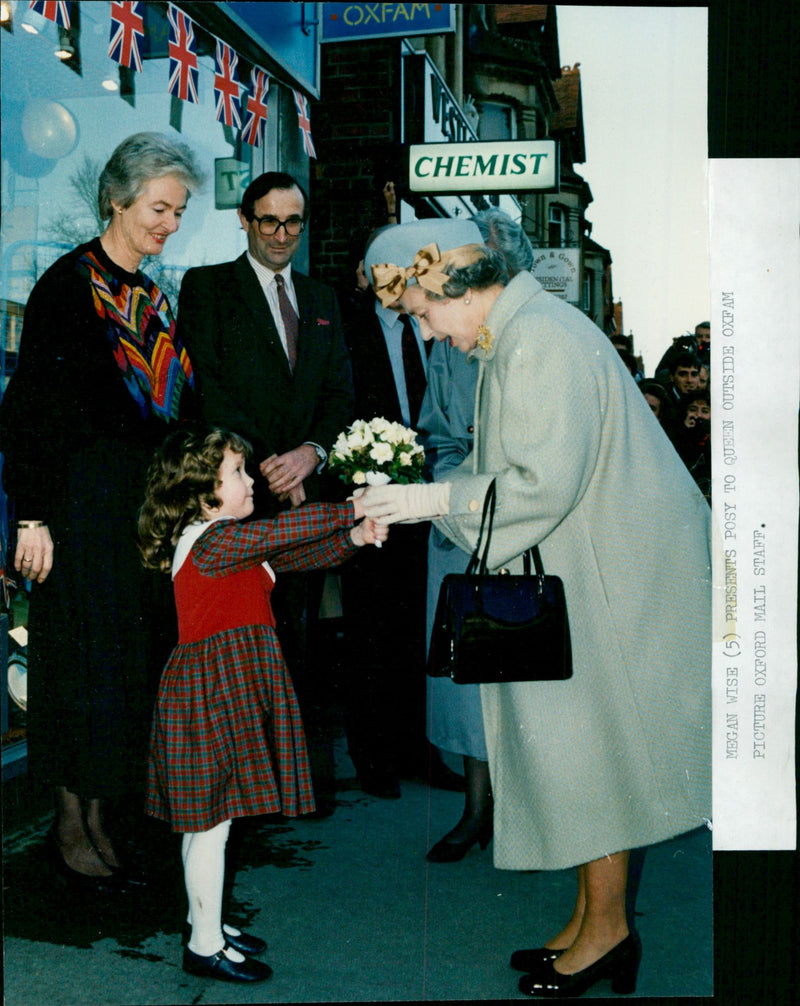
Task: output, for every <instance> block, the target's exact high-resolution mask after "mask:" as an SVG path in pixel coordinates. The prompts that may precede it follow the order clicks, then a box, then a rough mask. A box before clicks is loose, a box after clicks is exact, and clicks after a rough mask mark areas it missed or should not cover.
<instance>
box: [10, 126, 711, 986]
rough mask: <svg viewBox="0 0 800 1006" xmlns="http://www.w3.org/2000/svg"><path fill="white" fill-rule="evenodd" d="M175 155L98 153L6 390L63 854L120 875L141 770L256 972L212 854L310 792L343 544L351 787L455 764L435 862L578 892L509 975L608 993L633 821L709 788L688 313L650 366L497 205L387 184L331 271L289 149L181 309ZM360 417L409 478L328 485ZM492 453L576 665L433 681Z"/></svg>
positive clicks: (204, 907) (46, 762)
mask: <svg viewBox="0 0 800 1006" xmlns="http://www.w3.org/2000/svg"><path fill="white" fill-rule="evenodd" d="M200 182H201V173H200V171H199V170H198V167H197V165H196V162H195V159H194V156H193V154H192V152H191V151H190V150H189V149H188V148H187V147H186V146H185V145H183V144H179V143H174V142H173V141H171V140H168V139H166V138H165V137H163V136H161V135H160V134H155V133H140V134H136V135H134V136H132V137H129V138H128V139H127V140H125V141H123V143H122V144H120V145H119V147H118V148H117V149H116V150H115V151H114V153H113V154H112V156H111V158H110V160H109V162H108V164H107V165H106V168H105V169H104V171H103V173H102V175H101V178H100V182H99V205H100V211H101V218H102V219H104V220H107V221H108V223H107V226H106V228H105V230H104V231H103V233H102V234H101V235H100V236H99V237H97V238H95V239H94V240H92V241H91V242H89V243H88V244H85V245H81V246H80V247H78V248H76V249H75V250H74V251H72V252H70V253H68V254H67V255H65V256H64V257H63V258H61V259H59V260H58V261H57V262H56V263H55V265H53V266H52V267H51V268H50V269H49V270H48V271H47V272H46V273H45V274H44V275H43V276H42V278H41V279H40V280H39V282H38V283H37V284H36V287H35V288H34V290H33V292H32V294H31V297H30V300H29V302H28V305H27V308H26V313H25V320H24V329H23V335H22V340H21V348H20V355H19V365H18V368H17V371H16V372H15V374H14V375H13V377H12V379H11V381H10V383H9V386H8V390H7V392H6V394H5V396H4V399H3V402H2V404H1V405H0V435H1V436H2V443H1V444H0V449H2V451H3V454H4V462H5V463H4V473H3V474H4V484H5V488H6V490H7V492H8V494H9V497H10V498H11V500H12V502H13V505H14V512H15V515H16V517H17V518H18V520H17V521H16V539H17V545H16V552H15V558H14V563H15V567H16V568H17V569H18V570H19V571H20V572H21V574H22V575H23V576H24V577H25V578H26V579H27V580H28V581H30V584H31V602H30V619H29V628H30V644H29V668H30V674H31V678H32V679H33V680H36V682H37V688H36V689H35V690H33V691H32V695H31V699H30V704H29V716H28V739H29V764H30V766H31V771H32V772H34V773H35V774H36V775H37V776H38V778H40V779H41V780H43V781H44V782H46V783H47V784H49V785H51V786H52V787H53V788H54V792H55V795H56V814H55V820H54V823H53V827H52V829H51V831H50V833H49V836H48V849H49V855H50V859H51V862H52V864H53V867H54V868H55V870H56V871H57V873H58V874H59V876H60V877H61V878H62V880H64V881H66V882H68V883H70V884H73V885H76V886H78V887H85V888H91V889H92V890H95V891H100V892H103V893H106V894H108V896H110V897H111V896H120V895H123V894H124V893H125V892H126V891H128V890H130V888H131V887H132V886H133V885H135V884H138V883H146V877H142V876H140V875H139V874H137V873H136V871H135V870H133V869H132V868H131V866H130V864H128V863H126V862H125V860H124V857H123V855H122V854H121V853H120V850H119V847H118V845H117V843H116V842H115V840H114V828H113V827H109V826H108V822H106V820H105V818H104V812H105V810H106V808H107V807H109V806H113V800H114V799H115V798H118V797H119V796H120V795H121V794H137V793H138V794H140V796H141V795H143V797H144V808H145V810H146V813H147V814H148V815H150V816H152V817H155V818H158V819H161V820H164V821H167V822H168V823H169V824H170V826H171V828H172V830H173V831H174V832H175V833H176V834H180V835H182V836H183V837H182V846H181V850H182V851H181V857H182V866H183V871H184V879H185V888H186V898H187V931H186V940H185V946H184V949H183V968H184V970H186V971H188V972H190V973H192V974H195V975H201V976H206V977H210V978H217V979H223V980H227V981H236V982H252V981H259V980H263V979H265V978H268V977H269V975H270V973H271V972H270V969H269V967H267V965H266V964H264V963H263V962H260V961H258V960H257V959H256V958H257V957H258V956H259V955H260V954H261V953H263V951H264V949H265V944H264V942H263V940H261V939H260V938H259V937H257V936H254V935H252V934H248V933H243V932H241V931H240V930H238V929H236V928H235V927H233V926H230V925H228V924H227V923H225V921H224V914H225V913H224V909H223V889H224V863H225V859H224V853H225V847H226V842H227V838H228V833H229V830H230V826H231V822H232V820H233V819H236V818H242V817H244V818H247V817H253V816H257V815H261V814H265V813H273V812H280V813H283V814H284V815H286V816H289V817H291V816H295V815H298V814H304V813H317V814H320V813H322V814H326V813H331V812H333V807H334V806H335V800H334V799H333V797H334V795H335V780H333V779H332V778H331V775H330V772H329V766H328V768H326V765H327V762H326V759H325V757H324V753H320V751H319V750H317V741H318V737H317V733H316V731H315V724H316V722H317V719H318V717H319V713H320V707H321V706H324V705H325V701H326V700H325V698H324V694H325V693H324V689H322V686H321V681H322V679H323V678H324V676H325V674H324V672H325V662H326V659H328V657H327V655H326V654H323V653H320V648H319V646H315V641H318V639H319V638H320V625H321V622H320V613H321V602H322V598H323V593H324V592H325V590H326V586H327V585H328V584H329V582H330V580H329V577H330V571H332V570H333V571H335V572H336V575H337V580H336V584H337V585H338V587H339V601H340V606H341V624H342V626H343V637H344V641H345V647H346V652H347V659H346V660H345V661H344V662H343V667H344V670H343V673H344V677H345V681H344V689H343V695H344V699H343V703H344V730H345V733H346V737H347V744H348V752H349V754H350V756H351V759H352V761H353V764H354V766H355V769H356V772H357V774H358V779H359V784H360V785H361V787H362V789H363V790H364V791H365V792H367V793H370V794H371V795H373V796H375V797H377V798H382V799H389V800H397V799H400V798H401V797H402V788H401V782H402V780H404V779H408V778H421V779H424V780H425V781H426V782H427V783H428V784H429V785H430V786H432V787H440V788H445V789H453V790H461V791H464V811H463V814H462V815H461V817H460V819H459V821H458V822H456V824H455V826H454V827H453V828H452V829H451V830H450V831H449V832H448V833H447V834H446V835H445V836H443V837H442V838H441V839H440V840H439V841H437V842H436V844H435V845H434V846H433V847H432V848H431V849H429V850H427V858H428V860H429V861H431V862H439V863H448V862H453V861H456V860H458V859H460V858H462V857H463V856H464V855H466V853H467V852H468V851H469V850H470V849H471V848H472V847H473V846H475V845H476V844H477V845H479V846H480V848H481V849H485V848H487V846H488V845H489V844H490V843H493V854H494V862H495V865H496V866H498V867H499V868H503V869H511V870H525V871H527V870H557V869H558V870H560V869H565V868H568V867H575V868H576V875H577V892H576V900H575V907H574V911H573V913H572V916H571V917H570V918H569V919H568V920H566V922H565V924H563V925H562V926H560V927H558V926H554V931H553V933H552V935H551V937H550V939H549V940H547V941H546V942H545V943H544V944H543V945H542V946H540V947H536V948H534V949H523V950H517V951H515V952H514V954H513V955H512V957H511V965H512V967H514V968H517V969H518V970H520V971H522V972H523V975H522V978H521V979H520V984H519V987H520V990H521V991H522V992H523V993H525V994H527V995H530V996H532V997H553V996H557V995H572V996H574V995H580V994H582V993H583V992H585V991H587V990H588V989H589V988H591V987H592V986H593V985H594V984H595V983H596V982H597V981H599V980H600V979H604V978H608V979H610V980H611V982H612V987H613V989H614V991H615V992H620V993H626V992H632V991H633V990H634V989H635V984H636V974H637V970H638V966H639V959H640V954H641V946H640V942H639V938H638V936H637V934H636V932H635V928H634V926H633V924H632V922H633V920H632V918H631V916H630V912H629V911H628V909H627V903H626V890H627V881H628V873H629V863H630V859H631V855H632V850H634V851H635V850H640V849H642V848H644V847H646V846H647V845H649V844H652V843H654V842H657V841H660V840H663V839H665V838H669V837H672V836H674V835H677V834H681V833H683V832H685V831H688V830H690V829H693V828H696V827H699V826H701V825H703V824H704V823H706V822H707V821H708V818H709V816H710V768H711V766H710V674H707V673H705V672H706V671H707V670H708V671H710V654H709V646H710V625H709V622H710V596H711V591H710V557H709V541H708V537H709V516H710V515H709V508H708V506H707V498H708V493H705V490H702V487H703V483H702V481H701V479H702V478H705V477H706V476H707V474H708V473H707V471H706V470H705V469H703V468H702V467H701V466H700V464H699V461H698V458H696V457H695V453H694V452H695V450H696V449H697V447H698V445H699V444H700V441H701V440H702V437H701V436H700V434H701V433H702V432H703V430H704V428H705V423H706V422H707V417H708V412H709V404H710V403H708V401H707V400H705V401H704V399H703V398H702V391H703V389H701V388H700V387H699V384H700V381H701V374H702V368H703V366H705V367H706V375H707V366H708V360H707V351H708V326H707V325H706V326H698V329H699V330H700V331H699V332H698V335H697V338H696V340H695V344H694V347H693V348H692V350H691V352H690V353H689V355H687V353H686V350H685V347H683V346H677V345H676V346H675V347H671V350H670V351H669V352H668V353H667V354H665V359H664V360H663V361H662V362H661V364H659V368H657V371H656V374H655V378H654V380H651V381H647V380H645V379H644V377H643V375H642V374H640V373H638V372H636V370H635V368H632V367H631V359H632V357H631V353H630V347H629V346H625V344H624V337H623V341H622V342H620V343H619V344H618V345H614V344H612V342H611V340H609V339H608V338H607V337H606V336H605V335H604V334H603V333H602V332H600V331H599V330H598V329H597V328H596V327H595V326H594V325H593V324H592V323H591V322H590V321H589V320H588V319H587V318H586V317H585V316H584V315H583V314H582V313H581V312H579V311H578V310H577V309H575V308H573V307H571V306H570V305H568V304H566V303H565V302H563V301H561V300H559V299H558V298H556V297H554V296H552V295H550V294H548V293H546V292H545V291H544V290H543V289H542V287H541V286H540V285H539V284H538V282H537V281H536V280H535V278H534V277H533V275H532V274H531V271H530V269H531V264H532V261H533V253H532V249H531V247H530V243H529V241H528V239H527V237H526V236H525V234H524V232H523V231H522V228H521V227H520V226H519V225H518V224H516V223H514V222H513V221H511V219H510V218H509V217H508V216H506V215H505V214H503V213H500V212H499V211H486V212H485V213H482V214H478V215H477V216H476V217H475V218H474V219H473V220H438V219H437V220H423V221H415V222H413V223H409V224H398V223H397V212H396V210H397V207H396V193H395V191H394V186H393V185H392V184H391V183H387V185H386V187H385V189H384V192H383V194H384V197H385V200H386V208H387V223H386V225H385V226H383V227H380V228H378V229H377V230H376V231H374V232H373V233H372V234H370V236H369V238H368V240H367V241H366V246H365V248H364V249H363V253H362V254H361V255H360V256H359V259H358V266H357V269H356V276H355V282H354V289H352V290H350V291H347V293H346V295H344V296H342V295H340V296H338V297H337V295H336V293H335V292H334V290H333V289H332V288H331V287H330V286H327V285H325V284H324V283H321V282H318V281H316V280H313V279H311V278H309V277H307V276H304V275H302V274H301V273H300V272H299V271H298V270H297V269H295V268H293V266H292V260H293V258H294V256H295V254H296V252H297V250H298V248H299V245H300V241H301V236H302V234H303V231H304V229H305V227H306V224H307V221H308V218H309V209H310V207H309V200H308V196H307V193H306V192H305V191H304V190H303V188H302V186H301V185H300V184H299V183H298V182H297V181H296V180H295V179H294V178H293V177H291V176H289V175H286V174H283V173H280V172H267V173H266V174H263V175H261V176H259V177H258V178H256V179H254V180H253V181H252V182H251V184H250V185H249V187H248V188H247V190H246V191H245V192H244V194H243V197H242V202H241V206H240V208H239V220H240V223H241V226H242V228H243V230H244V232H245V235H246V242H247V249H246V251H245V252H244V253H243V254H242V255H241V256H240V257H239V258H238V259H236V260H235V261H233V262H226V263H222V264H219V265H213V266H205V267H200V268H194V269H190V270H188V272H187V273H186V275H185V277H184V280H183V283H182V286H181V290H180V296H179V301H178V309H177V316H176V317H173V315H172V312H171V309H170V305H169V304H168V303H167V300H166V298H165V297H164V295H163V293H162V292H161V291H160V290H159V289H158V287H157V286H156V285H155V284H154V283H153V282H152V281H151V280H149V279H148V277H147V276H146V275H145V274H144V273H143V272H142V271H141V269H140V265H141V262H142V260H143V259H144V258H145V256H151V255H158V254H159V253H160V252H161V250H162V249H163V247H164V244H165V242H166V241H167V240H168V238H169V236H170V235H171V234H172V233H174V232H175V231H176V230H177V229H178V227H179V226H180V221H181V216H182V214H183V213H184V211H185V210H186V209H187V204H188V201H189V197H190V194H191V192H192V191H193V190H194V189H195V188H196V187H197V185H199V184H200ZM626 354H627V356H628V357H631V359H627V358H626ZM704 354H705V358H704ZM662 371H663V373H662ZM576 375H577V377H578V378H579V380H580V386H581V388H582V389H584V390H583V392H582V394H581V395H579V396H571V397H570V396H564V394H563V388H564V387H567V386H569V385H574V384H575V380H576ZM706 384H707V376H706ZM86 389H90V392H89V393H87V390H86ZM654 414H655V415H654ZM372 416H382V417H384V418H385V419H387V420H388V421H389V422H397V423H401V424H403V425H404V426H410V427H413V428H415V429H417V430H418V431H419V436H420V439H421V440H422V442H423V443H424V445H425V447H426V452H427V454H426V457H427V466H428V467H427V473H426V474H427V481H426V482H424V483H421V484H415V485H395V484H390V485H384V486H376V485H371V486H369V487H368V488H367V489H366V491H363V492H361V491H359V492H355V493H354V492H353V487H352V486H346V485H344V484H343V483H341V482H340V481H337V480H335V479H334V478H332V477H331V475H330V473H329V470H328V460H329V453H330V451H331V449H332V445H333V443H334V441H335V440H336V438H337V436H338V435H339V434H340V433H341V432H342V431H343V430H345V429H346V428H347V427H348V425H349V424H350V423H352V422H353V420H354V419H356V418H362V419H369V418H372ZM665 433H666V434H667V435H666V436H665ZM670 440H672V444H674V445H675V449H673V446H672V445H671V443H670ZM706 440H707V437H706ZM704 447H705V445H703V448H704ZM690 472H691V475H690ZM492 482H494V483H495V484H496V491H497V501H498V505H497V517H496V524H495V534H494V538H493V551H492V555H491V566H492V568H493V569H496V568H498V567H501V566H502V567H504V568H508V569H510V570H512V571H516V570H517V568H518V567H519V566H520V563H521V558H520V557H521V554H522V553H523V552H525V551H526V550H527V549H528V548H529V547H532V546H533V545H538V546H539V547H540V549H541V554H542V557H543V560H544V563H545V567H546V568H547V569H548V570H549V571H552V572H556V573H558V575H559V576H561V577H562V579H563V581H564V583H565V590H566V594H567V601H568V607H569V617H570V625H571V630H572V647H573V662H574V674H573V677H572V678H571V679H570V680H569V681H559V682H540V681H521V682H515V683H514V684H506V685H496V684H485V685H473V686H462V685H456V684H454V683H453V682H451V681H449V680H448V679H446V678H438V677H437V678H426V674H425V669H426V652H427V646H428V636H429V632H430V623H431V613H432V607H433V604H434V602H435V598H436V596H437V593H438V587H439V584H440V582H441V580H442V578H443V576H444V575H445V574H446V573H447V572H449V571H456V572H461V571H463V570H464V569H465V567H466V564H467V561H468V556H469V554H470V552H471V551H472V549H473V547H474V546H475V543H476V536H477V533H478V527H479V522H480V513H481V505H482V501H483V499H484V496H485V493H486V491H487V488H488V486H489V484H490V483H492ZM701 490H702V491H701ZM704 493H705V496H704ZM676 526H680V527H681V528H682V529H683V530H682V549H681V552H680V555H679V556H678V555H677V554H676V553H675V550H674V548H673V547H672V545H673V541H674V528H675V527H676ZM370 546H371V547H370ZM165 574H171V579H172V590H171V591H170V589H169V586H170V585H169V575H165ZM655 584H658V585H660V586H659V588H658V589H654V585H655ZM426 609H427V616H426ZM399 621H400V622H402V625H403V629H404V631H403V632H400V633H398V631H397V626H398V622H399ZM645 624H646V625H647V633H643V632H642V629H641V627H642V625H645ZM676 625H680V627H681V631H680V632H679V633H678V632H676V631H675V626H676ZM442 752H448V753H450V754H453V755H456V756H460V757H461V758H463V765H464V775H463V776H462V775H460V774H458V773H456V772H454V771H453V769H452V768H451V767H449V766H448V764H447V759H446V758H445V757H443V754H442Z"/></svg>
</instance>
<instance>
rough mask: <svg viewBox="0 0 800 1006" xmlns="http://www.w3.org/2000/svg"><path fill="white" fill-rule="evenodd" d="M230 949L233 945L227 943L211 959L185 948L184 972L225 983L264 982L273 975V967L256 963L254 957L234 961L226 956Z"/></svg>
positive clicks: (259, 962)
mask: <svg viewBox="0 0 800 1006" xmlns="http://www.w3.org/2000/svg"><path fill="white" fill-rule="evenodd" d="M228 947H231V948H232V947H233V944H232V943H230V942H227V943H226V944H225V946H224V947H223V948H222V950H219V951H217V953H215V954H211V955H210V956H209V957H203V956H201V955H200V954H196V953H195V952H194V951H193V950H190V949H189V948H188V947H184V948H183V970H184V971H186V972H187V973H188V974H190V975H197V976H198V977H199V978H219V979H220V980H221V981H224V982H263V981H265V980H266V979H267V978H269V977H270V975H271V974H272V968H271V967H269V966H268V965H266V964H264V962H263V961H254V960H253V959H252V957H245V959H244V960H243V961H232V960H231V959H230V957H227V956H226V955H225V951H226V949H227V948H228Z"/></svg>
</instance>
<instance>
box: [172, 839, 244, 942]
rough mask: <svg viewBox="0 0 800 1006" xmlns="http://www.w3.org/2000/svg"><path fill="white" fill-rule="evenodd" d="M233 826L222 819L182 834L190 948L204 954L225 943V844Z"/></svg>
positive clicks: (182, 856)
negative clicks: (223, 892)
mask: <svg viewBox="0 0 800 1006" xmlns="http://www.w3.org/2000/svg"><path fill="white" fill-rule="evenodd" d="M230 829H231V822H230V821H223V822H222V823H221V824H218V825H216V826H215V827H214V828H211V829H210V830H209V831H194V832H190V833H188V834H186V835H184V836H183V844H182V846H181V858H182V859H183V879H184V883H185V884H186V895H187V897H188V899H189V917H188V921H189V924H190V925H191V927H192V935H191V938H190V940H189V949H190V950H192V951H193V952H194V953H196V954H200V955H201V956H203V957H210V956H211V955H212V954H216V953H217V952H218V951H219V950H222V947H223V946H224V944H225V938H224V936H223V933H222V887H223V883H224V880H225V844H226V843H227V841H228V832H229V831H230ZM232 953H233V954H236V951H232ZM236 956H237V957H239V955H238V954H236Z"/></svg>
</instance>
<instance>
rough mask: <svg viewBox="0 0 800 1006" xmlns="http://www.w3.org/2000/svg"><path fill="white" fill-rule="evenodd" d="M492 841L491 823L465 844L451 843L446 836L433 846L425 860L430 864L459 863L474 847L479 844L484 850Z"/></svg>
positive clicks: (481, 828) (483, 826) (480, 829)
mask: <svg viewBox="0 0 800 1006" xmlns="http://www.w3.org/2000/svg"><path fill="white" fill-rule="evenodd" d="M491 840H492V823H491V821H490V822H489V823H488V824H484V825H481V827H480V828H479V829H478V830H477V831H476V832H475V834H474V835H473V836H472V838H468V839H467V840H466V841H464V842H451V841H449V839H448V838H447V835H445V836H444V838H440V839H439V841H438V842H437V843H436V844H435V845H433V846H431V848H430V849H429V850H428V854H427V855H426V856H425V859H427V861H428V862H429V863H457V862H458V861H459V860H460V859H463V858H464V856H466V854H467V853H468V852H469V850H470V849H471V848H472V846H473V845H476V844H477V845H479V846H480V848H481V850H483V849H485V848H486V846H487V845H488V844H489V842H491Z"/></svg>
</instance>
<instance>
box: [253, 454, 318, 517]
mask: <svg viewBox="0 0 800 1006" xmlns="http://www.w3.org/2000/svg"><path fill="white" fill-rule="evenodd" d="M318 464H319V457H318V455H317V452H316V451H315V450H314V448H313V447H312V445H311V444H301V445H300V446H299V447H295V449H294V450H293V451H287V452H286V453H285V454H272V455H271V456H270V457H268V458H267V459H266V460H265V461H262V462H261V464H260V465H259V466H258V469H259V471H260V472H261V474H262V475H263V476H264V478H265V479H266V480H267V484H268V485H269V488H270V492H273V493H275V495H276V496H278V497H281V496H283V497H284V498H285V497H288V498H289V499H291V501H292V504H293V505H294V506H297V505H298V504H297V503H295V499H296V498H297V499H299V495H298V492H297V490H301V492H302V485H303V480H304V479H307V478H308V476H309V475H310V474H311V473H312V472H313V471H314V470H315V469H316V467H317V465H318ZM302 499H305V494H304V493H303V496H302ZM302 499H301V500H300V502H302Z"/></svg>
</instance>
